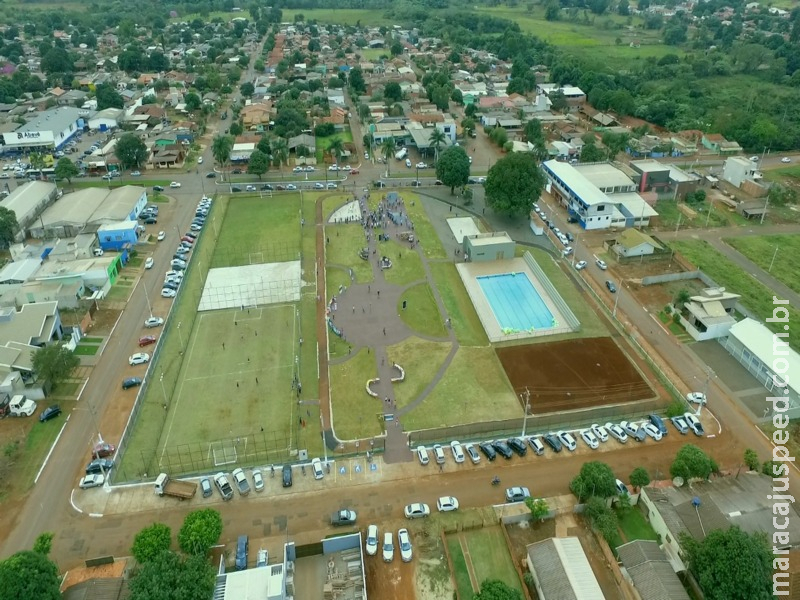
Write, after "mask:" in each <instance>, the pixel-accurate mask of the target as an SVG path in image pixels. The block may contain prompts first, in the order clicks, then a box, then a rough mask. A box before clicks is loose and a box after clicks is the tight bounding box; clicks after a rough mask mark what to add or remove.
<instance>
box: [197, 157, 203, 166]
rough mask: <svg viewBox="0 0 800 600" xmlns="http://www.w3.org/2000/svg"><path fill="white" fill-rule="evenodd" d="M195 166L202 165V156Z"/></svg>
mask: <svg viewBox="0 0 800 600" xmlns="http://www.w3.org/2000/svg"><path fill="white" fill-rule="evenodd" d="M197 164H198V165H202V164H203V157H202V156H200V157H198V159H197Z"/></svg>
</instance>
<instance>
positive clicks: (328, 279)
mask: <svg viewBox="0 0 800 600" xmlns="http://www.w3.org/2000/svg"><path fill="white" fill-rule="evenodd" d="M349 285H350V275H349V274H348V273H347V269H346V268H345V267H338V266H336V267H328V268H327V269H325V293H326V296H325V297H326V298H327V299H328V301H330V299H331V298H333V297H334V296H338V295H339V288H340V287H342V286H343V287H347V286H349Z"/></svg>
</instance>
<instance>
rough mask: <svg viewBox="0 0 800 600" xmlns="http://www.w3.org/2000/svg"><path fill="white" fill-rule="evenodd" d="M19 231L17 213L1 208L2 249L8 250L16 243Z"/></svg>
mask: <svg viewBox="0 0 800 600" xmlns="http://www.w3.org/2000/svg"><path fill="white" fill-rule="evenodd" d="M18 229H19V223H17V213H15V212H14V211H13V210H11V209H10V208H6V207H5V206H0V248H8V247H9V246H10V245H11V244H12V243H13V242H14V238H15V236H16V235H17V230H18Z"/></svg>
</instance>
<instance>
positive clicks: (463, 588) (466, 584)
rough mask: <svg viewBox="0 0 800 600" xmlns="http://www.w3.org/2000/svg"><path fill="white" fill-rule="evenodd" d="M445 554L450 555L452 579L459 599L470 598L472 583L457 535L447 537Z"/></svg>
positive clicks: (471, 595)
mask: <svg viewBox="0 0 800 600" xmlns="http://www.w3.org/2000/svg"><path fill="white" fill-rule="evenodd" d="M447 552H448V554H450V562H451V563H452V564H453V579H455V582H456V589H457V590H458V597H459V598H472V597H473V596H474V595H475V590H473V589H472V582H471V581H470V578H469V571H467V561H466V559H465V558H464V552H463V551H462V550H461V542H460V541H459V538H458V536H457V535H448V536H447Z"/></svg>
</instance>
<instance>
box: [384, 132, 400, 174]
mask: <svg viewBox="0 0 800 600" xmlns="http://www.w3.org/2000/svg"><path fill="white" fill-rule="evenodd" d="M395 148H396V146H395V142H394V138H393V137H388V138H386V139H385V140H383V142H381V154H383V158H384V160H385V161H386V176H387V177H388V176H389V162H390V161H391V158H392V155H393V154H394V151H395Z"/></svg>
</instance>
